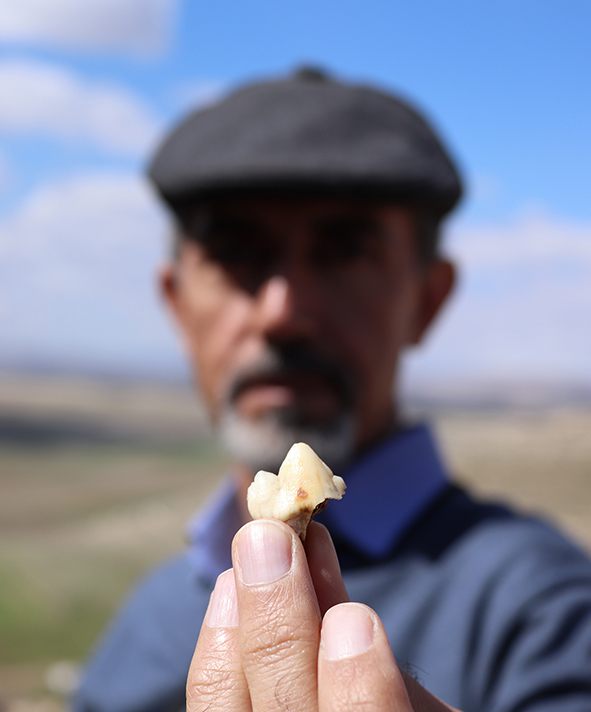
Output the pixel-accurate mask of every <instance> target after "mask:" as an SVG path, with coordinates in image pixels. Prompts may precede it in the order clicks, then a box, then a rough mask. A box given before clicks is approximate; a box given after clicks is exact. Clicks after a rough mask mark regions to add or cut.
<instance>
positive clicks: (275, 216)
mask: <svg viewBox="0 0 591 712" xmlns="http://www.w3.org/2000/svg"><path fill="white" fill-rule="evenodd" d="M187 217H188V221H187V222H188V227H190V228H191V231H193V230H195V229H196V230H197V231H198V230H199V228H200V227H202V226H205V225H207V224H208V223H210V221H211V220H214V219H220V218H240V219H245V220H248V221H252V222H256V223H259V224H261V225H265V226H268V227H271V228H278V229H281V230H282V231H285V230H288V228H295V227H302V226H306V227H309V226H313V225H314V224H316V223H318V222H325V221H326V220H331V219H335V220H338V221H346V220H347V219H351V220H354V219H356V220H358V219H360V218H362V219H363V220H366V221H371V222H373V223H375V224H376V225H377V226H382V227H384V228H388V227H396V228H397V230H398V231H400V230H405V229H408V230H411V229H412V226H413V224H414V211H413V210H412V209H411V208H410V207H409V206H405V205H401V204H394V203H391V202H386V201H383V200H370V199H367V198H356V197H355V196H339V197H333V196H329V197H325V196H301V195H264V194H263V195H259V194H255V195H231V196H225V197H222V198H215V199H210V200H207V201H200V202H198V203H195V204H193V205H191V206H190V208H189V210H188V212H187Z"/></svg>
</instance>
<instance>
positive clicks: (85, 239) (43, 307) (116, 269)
mask: <svg viewBox="0 0 591 712" xmlns="http://www.w3.org/2000/svg"><path fill="white" fill-rule="evenodd" d="M166 230H167V226H166V220H165V218H164V216H163V214H162V213H161V211H160V210H159V208H158V207H157V205H156V203H155V200H154V199H153V197H152V196H151V194H150V192H149V190H148V188H147V187H146V186H145V185H144V184H143V183H142V182H141V181H140V179H139V178H137V177H135V176H132V175H126V174H94V175H86V176H80V177H78V178H75V179H71V180H68V181H65V182H62V183H60V184H57V185H53V186H51V187H46V188H43V189H41V190H39V191H37V192H36V193H34V194H32V195H31V196H30V197H29V198H28V199H27V200H26V201H25V202H24V203H23V204H22V205H21V206H20V207H19V208H18V210H17V211H16V212H15V213H13V214H12V215H11V216H8V217H7V218H5V220H4V221H3V222H2V223H1V224H0V283H1V284H2V290H1V292H0V333H2V343H3V346H2V354H1V357H2V359H4V360H5V361H6V360H10V358H11V356H12V357H14V356H15V355H21V356H25V357H28V358H32V359H37V360H40V361H43V360H47V361H50V362H51V361H54V360H62V361H65V362H72V361H74V362H76V361H77V362H79V363H81V364H83V365H84V364H87V365H88V364H92V365H96V364H103V365H111V366H115V367H117V366H121V365H124V366H126V367H127V368H129V367H130V366H132V367H133V368H136V369H138V370H139V369H144V368H146V369H147V368H149V367H150V365H154V364H160V363H162V362H170V363H173V364H174V363H175V359H176V358H177V357H176V352H175V349H174V341H173V339H172V338H171V335H170V331H169V329H168V327H167V325H166V322H165V319H164V316H163V313H162V309H161V307H160V304H159V299H158V297H157V292H156V288H155V272H156V267H157V265H158V263H159V261H160V260H161V258H162V255H163V252H164V245H165V242H166Z"/></svg>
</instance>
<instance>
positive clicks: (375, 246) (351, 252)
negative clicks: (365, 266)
mask: <svg viewBox="0 0 591 712" xmlns="http://www.w3.org/2000/svg"><path fill="white" fill-rule="evenodd" d="M381 242H382V240H381V235H380V231H379V228H378V226H377V225H376V224H375V222H374V221H373V220H371V219H369V218H364V217H357V216H343V217H339V218H333V219H331V220H326V221H323V222H321V223H320V224H319V225H318V226H317V229H316V231H315V247H314V254H313V259H314V262H315V264H317V265H318V266H319V267H322V268H327V267H338V266H348V265H352V264H356V263H359V262H362V261H364V260H366V259H374V258H375V257H377V256H379V246H380V243H381Z"/></svg>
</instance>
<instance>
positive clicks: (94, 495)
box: [0, 380, 591, 712]
mask: <svg viewBox="0 0 591 712" xmlns="http://www.w3.org/2000/svg"><path fill="white" fill-rule="evenodd" d="M435 422H436V426H437V431H438V434H439V437H440V444H441V448H442V450H443V452H444V454H445V457H446V458H447V461H448V462H449V463H450V466H451V470H452V471H453V473H454V476H455V477H456V479H458V480H459V481H461V482H463V483H465V484H467V485H468V486H470V487H471V488H473V489H474V490H475V491H477V492H478V493H481V494H482V495H486V496H494V497H500V498H503V499H507V500H509V501H511V502H513V503H515V504H516V505H518V506H520V507H522V508H526V509H528V510H533V511H537V512H540V513H543V514H546V515H547V516H550V517H552V518H553V519H554V520H555V521H556V522H557V523H558V525H559V526H561V527H562V528H563V529H564V530H566V531H567V532H568V533H570V535H572V536H573V537H574V538H575V539H577V540H578V541H579V542H580V543H581V544H582V545H583V546H584V547H586V548H588V549H589V550H590V551H591V516H590V515H591V487H590V484H591V437H590V435H589V434H590V433H591V410H589V409H587V410H586V409H581V408H577V409H574V408H573V409H568V408H553V409H544V410H538V411H529V412H528V411H525V410H520V411H514V410H506V411H501V410H494V411H485V410H482V411H478V410H470V411H461V410H458V409H453V408H452V409H444V410H441V409H440V410H439V411H438V412H437V414H436V416H435ZM224 467H225V463H224V459H223V457H222V456H221V455H220V453H219V452H218V451H217V450H216V448H215V446H213V445H212V444H211V442H210V439H209V437H208V435H207V433H206V431H205V429H204V420H203V415H202V413H200V411H199V410H198V408H196V407H195V405H194V404H193V402H192V399H191V398H190V397H189V396H188V395H187V394H185V393H182V392H180V391H178V390H176V389H172V388H171V389H164V390H163V389H159V390H154V389H153V388H149V387H141V388H140V387H134V388H123V387H121V386H117V387H108V388H105V387H104V386H96V385H94V384H89V383H86V384H85V383H74V384H72V383H69V382H68V383H66V382H61V383H56V382H55V381H52V382H49V383H46V382H38V383H35V384H33V386H31V384H30V383H29V382H26V383H25V382H23V381H21V382H18V381H14V380H12V381H10V382H4V383H3V382H0V488H1V490H0V491H1V492H2V496H1V497H0V710H1V711H2V712H7V711H8V712H55V711H57V710H62V709H64V704H65V703H64V701H63V699H64V695H65V694H66V693H67V690H68V689H69V688H71V686H72V685H73V684H74V682H75V677H76V674H77V666H78V664H79V663H80V661H82V660H83V659H84V657H85V656H86V654H87V653H88V651H89V648H90V647H91V645H92V643H93V641H94V640H95V639H96V636H97V634H98V633H99V631H100V630H101V629H102V627H103V626H104V624H105V621H107V620H108V618H109V617H110V615H111V614H112V612H113V611H114V610H115V608H116V607H117V605H118V604H119V602H120V600H121V598H122V597H123V596H124V595H125V593H126V591H128V590H129V588H130V586H131V585H132V584H133V582H134V581H135V580H136V579H137V578H138V577H139V576H141V575H142V574H143V573H144V572H145V571H146V570H147V569H148V568H150V567H151V566H152V565H153V564H154V563H155V562H157V561H160V560H162V559H163V558H165V557H166V556H168V555H169V554H171V553H172V552H175V551H178V550H180V549H181V548H182V547H183V545H184V536H185V526H186V522H187V521H188V520H189V519H190V517H191V516H192V515H193V513H194V512H195V511H196V510H197V509H198V508H199V507H200V506H201V504H202V503H203V501H204V499H205V498H206V497H207V496H208V495H209V493H211V492H212V491H213V489H214V488H215V486H216V483H217V482H218V481H219V476H220V473H222V472H223V470H224Z"/></svg>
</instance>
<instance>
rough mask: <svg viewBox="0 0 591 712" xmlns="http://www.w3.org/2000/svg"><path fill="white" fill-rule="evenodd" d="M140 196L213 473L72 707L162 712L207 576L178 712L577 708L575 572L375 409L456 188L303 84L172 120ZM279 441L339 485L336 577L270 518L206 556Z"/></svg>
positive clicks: (392, 109)
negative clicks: (162, 210)
mask: <svg viewBox="0 0 591 712" xmlns="http://www.w3.org/2000/svg"><path fill="white" fill-rule="evenodd" d="M150 175H151V178H152V180H153V182H154V184H155V185H156V187H157V189H158V191H159V192H160V195H161V196H162V198H163V199H164V201H165V202H166V203H167V204H168V206H169V207H170V208H171V209H172V212H173V214H174V216H175V218H176V222H177V236H176V244H175V249H174V258H173V259H172V260H171V262H170V264H169V265H167V266H166V267H165V268H164V270H163V272H162V275H161V285H162V291H163V294H164V296H165V299H166V302H167V304H168V307H169V309H170V311H171V313H172V315H173V317H174V319H175V321H176V323H177V325H178V328H179V331H180V334H181V336H182V338H183V342H184V344H185V347H186V351H187V355H188V357H189V359H190V361H191V365H192V367H193V370H194V372H195V375H196V378H198V381H199V385H200V389H201V393H202V396H203V399H204V401H205V403H206V405H207V407H208V410H209V414H210V417H211V420H212V422H213V424H214V425H215V427H216V429H217V431H218V432H219V435H220V437H221V439H222V441H223V442H224V444H225V446H226V448H227V449H228V451H229V452H230V453H231V454H232V455H233V456H234V459H235V463H236V464H235V467H234V468H233V472H232V477H231V479H230V480H229V481H228V482H227V483H226V485H225V488H224V489H223V490H222V491H221V492H220V494H219V497H218V499H217V500H216V501H215V502H214V503H213V504H212V505H211V506H210V507H209V509H208V510H207V511H206V512H204V513H203V514H202V515H201V516H200V518H199V519H198V521H197V522H196V523H195V524H194V525H193V526H192V529H191V547H190V551H189V552H188V553H187V554H186V555H182V556H180V557H178V558H177V559H175V560H174V561H172V562H169V563H167V564H166V565H165V566H163V567H161V568H160V569H159V570H158V571H156V572H155V573H154V574H153V575H152V576H151V577H150V578H148V579H147V581H145V582H144V583H143V584H142V585H141V586H140V588H139V589H138V591H137V592H136V593H135V594H134V595H133V597H132V598H131V599H130V601H129V602H128V604H127V605H126V607H125V608H124V610H123V611H122V613H121V614H120V615H119V617H118V618H117V620H116V621H115V622H114V624H113V625H112V627H111V629H110V631H109V632H108V634H107V636H106V637H105V639H104V640H103V642H102V644H101V645H100V647H99V648H98V651H97V652H96V654H95V656H94V658H93V660H92V661H91V663H90V666H89V668H88V670H87V673H86V676H85V678H84V681H83V683H82V687H81V690H80V693H79V696H78V699H77V702H76V709H78V710H110V711H111V712H125V711H128V712H132V710H133V711H139V710H143V711H148V710H175V709H180V708H181V707H182V706H183V705H184V704H185V681H186V677H187V671H188V669H189V664H190V661H191V658H192V656H193V653H194V650H195V643H196V640H197V637H198V634H199V628H200V625H201V621H202V619H203V616H204V614H205V610H206V607H207V605H208V599H209V593H210V591H211V589H212V587H213V585H214V582H215V580H216V577H218V576H219V575H220V574H222V572H224V571H225V570H226V569H230V568H231V567H233V571H232V572H230V573H224V574H222V575H221V576H220V578H219V579H218V583H217V586H216V589H215V592H214V594H213V597H212V599H211V602H210V604H209V609H208V612H207V616H206V619H205V624H204V625H203V628H202V632H201V635H200V637H199V644H198V646H197V650H196V652H195V656H194V658H193V663H192V666H191V672H190V676H189V685H188V688H187V689H188V694H189V697H188V707H189V709H195V710H196V709H210V710H215V709H236V710H241V709H244V710H248V709H251V708H252V709H253V710H255V712H266V710H272V709H289V710H291V709H296V708H301V709H306V710H308V709H309V710H313V711H314V710H316V709H319V710H329V709H330V710H332V709H349V708H354V707H356V706H357V707H359V706H364V707H366V708H368V709H379V710H391V709H398V710H409V709H414V710H419V709H431V710H434V711H435V710H441V709H446V708H445V706H444V705H442V703H439V702H437V701H435V700H434V699H433V698H430V697H429V696H427V695H426V693H423V691H422V688H420V687H419V686H418V685H416V684H414V683H413V682H412V679H411V678H410V677H409V676H408V675H406V677H404V675H403V676H401V674H400V670H402V671H403V673H408V672H410V673H412V675H413V676H416V677H417V678H418V680H419V682H420V683H421V684H422V685H423V686H424V687H425V688H427V689H428V690H430V691H431V692H432V693H434V694H435V695H438V696H439V697H440V698H441V699H443V700H445V701H446V702H447V703H449V704H451V705H454V706H457V707H460V708H462V709H463V710H466V711H467V712H468V711H470V710H478V711H479V712H486V711H490V712H517V710H519V711H520V712H542V710H544V711H548V710H560V711H561V712H575V711H576V712H583V710H586V711H588V710H591V564H590V562H589V560H588V559H587V557H586V556H585V555H584V554H583V553H581V552H580V551H578V550H577V549H576V548H575V547H574V546H573V545H571V544H570V543H568V542H567V541H565V540H564V539H563V538H562V537H561V536H560V535H559V534H558V533H556V532H555V531H553V530H552V529H551V528H549V527H548V526H546V525H545V524H543V523H542V522H539V521H536V520H533V519H528V518H525V517H522V516H519V515H516V514H515V513H513V512H511V511H509V510H507V509H504V508H501V507H497V506H493V505H489V504H482V503H478V502H476V501H474V500H473V499H472V498H471V497H470V496H469V495H468V494H467V493H466V492H464V491H462V490H461V489H460V488H458V487H456V486H454V485H452V484H450V482H449V480H448V476H447V473H446V470H445V466H444V465H443V463H442V461H441V459H440V457H439V455H438V452H437V448H436V445H435V443H434V441H433V439H432V436H431V435H430V433H429V430H428V429H427V428H426V427H425V426H414V427H412V426H409V425H408V424H406V423H405V422H404V420H403V418H402V416H401V413H400V411H399V408H398V402H397V399H396V397H395V394H396V388H397V375H398V365H399V360H400V356H401V354H402V353H403V351H404V350H405V349H407V348H408V347H410V346H413V345H415V344H419V343H420V342H421V340H422V338H423V337H424V334H425V333H426V331H427V330H428V328H429V326H430V325H431V324H432V322H433V320H434V319H435V317H436V316H437V315H438V313H439V312H440V310H441V308H442V306H443V305H444V303H445V301H446V299H447V297H448V295H449V294H450V292H451V290H452V288H453V282H454V270H453V266H452V265H451V264H450V263H449V262H448V261H446V260H445V259H444V258H442V257H441V254H440V252H439V245H438V235H439V226H440V224H441V221H442V219H443V218H444V217H445V215H446V214H447V213H448V212H449V211H450V210H451V209H452V208H453V207H454V206H455V205H456V203H457V202H458V200H459V198H460V194H461V187H460V179H459V177H458V174H457V171H456V169H455V167H454V164H453V162H452V160H451V159H450V157H449V156H448V154H447V152H446V150H445V149H444V147H443V146H442V144H441V141H440V139H439V138H438V137H437V136H436V134H435V133H434V131H433V129H432V128H431V127H430V126H429V124H428V123H427V122H426V121H425V120H424V119H423V118H422V117H421V116H420V115H419V114H418V113H417V112H416V111H415V110H414V109H412V108H411V107H409V106H408V105H407V104H406V103H404V102H402V101H400V100H399V99H397V98H395V97H393V96H390V95H389V94H386V93H383V92H381V91H378V90H376V89H374V88H371V87H365V86H353V85H350V84H346V83H343V82H340V81H336V80H334V79H332V78H330V77H327V76H326V75H324V74H323V73H321V72H318V71H315V70H305V71H301V72H299V73H297V74H295V75H293V76H290V77H287V78H284V79H279V80H274V81H266V82H260V83H255V84H252V85H249V86H246V87H244V88H241V89H239V90H238V91H236V92H234V93H232V94H230V95H229V96H228V97H226V98H225V99H224V100H222V101H221V102H219V103H218V104H216V105H214V106H213V107H210V108H208V109H205V110H203V111H200V112H197V113H195V114H193V115H191V116H190V117H189V118H188V119H187V120H186V121H185V122H184V123H182V124H181V125H180V126H179V127H177V128H176V129H175V130H174V131H173V132H172V134H171V135H170V136H169V137H168V139H167V140H166V141H165V142H164V144H163V145H162V146H161V148H160V149H159V151H158V153H157V155H156V157H155V159H154V160H153V162H152V165H151V169H150ZM393 394H394V397H393ZM295 441H305V442H307V443H309V444H310V445H311V446H312V447H313V448H314V449H315V450H316V451H317V452H318V453H319V454H320V456H321V457H322V458H323V459H324V460H325V461H326V462H327V463H328V464H329V465H330V466H331V467H332V469H334V470H335V471H337V472H338V473H339V474H343V475H344V477H345V480H346V482H347V485H348V492H347V495H346V497H345V498H344V500H343V501H342V502H339V503H338V504H334V505H333V506H331V507H329V508H328V509H327V510H326V513H325V514H324V515H323V517H322V521H323V523H324V524H325V525H326V527H327V528H328V531H330V535H331V536H332V541H334V544H335V547H336V552H337V554H338V559H339V560H340V565H341V567H342V570H343V579H341V574H340V572H339V567H338V563H337V559H336V557H335V554H334V550H333V548H332V543H331V536H329V535H328V533H327V531H326V529H324V528H322V527H320V526H319V525H318V526H315V527H313V528H312V530H311V533H310V537H309V539H308V541H307V544H306V551H305V552H304V549H303V548H302V546H301V544H299V543H298V542H297V540H296V539H295V538H294V537H293V534H291V533H290V531H289V530H288V528H287V527H285V526H284V525H281V524H278V523H273V522H254V523H250V524H246V525H245V526H244V527H242V529H240V532H239V534H238V535H237V536H236V537H235V539H234V543H233V546H232V547H231V543H232V539H233V537H234V535H235V533H236V531H237V530H238V529H239V528H240V526H241V525H242V524H244V523H245V522H247V521H248V515H247V513H246V511H245V506H244V503H245V492H246V488H247V486H248V484H249V482H250V481H251V479H252V476H253V474H254V472H255V471H256V470H258V469H267V470H271V471H275V472H276V471H277V469H278V466H279V464H280V462H281V460H282V459H283V457H284V456H285V454H286V452H287V450H288V449H289V447H290V446H291V444H292V443H293V442H295ZM231 548H232V556H231V553H230V552H231ZM348 597H350V598H351V600H353V601H360V602H362V603H364V604H367V605H368V606H371V607H372V608H371V609H369V608H365V607H363V606H360V605H359V604H351V603H345V601H347V598H348ZM373 609H375V612H374V610H373ZM322 616H323V620H321V619H322ZM378 616H379V618H378ZM321 625H322V629H321V630H320V626H321ZM382 626H383V627H382ZM387 640H389V644H391V646H392V649H393V651H394V653H395V654H396V658H397V662H398V665H397V664H396V663H395V662H394V659H393V658H392V656H391V653H390V652H389V647H388V645H387V644H386V641H387Z"/></svg>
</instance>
